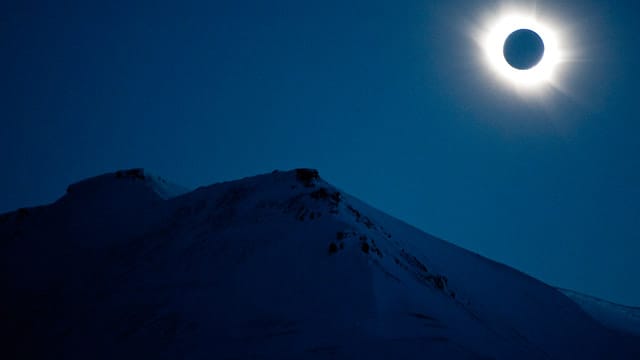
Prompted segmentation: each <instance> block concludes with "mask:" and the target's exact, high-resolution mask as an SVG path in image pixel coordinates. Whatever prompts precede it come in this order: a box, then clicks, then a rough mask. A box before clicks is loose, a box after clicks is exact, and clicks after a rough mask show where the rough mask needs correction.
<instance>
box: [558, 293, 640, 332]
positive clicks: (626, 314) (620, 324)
mask: <svg viewBox="0 0 640 360" xmlns="http://www.w3.org/2000/svg"><path fill="white" fill-rule="evenodd" d="M558 290H560V291H561V292H562V293H563V294H565V295H567V296H568V297H569V298H570V299H572V300H573V301H575V302H576V303H577V304H578V305H579V306H580V307H581V308H582V310H584V311H585V312H586V313H588V314H589V315H591V316H592V317H593V318H594V319H596V320H597V321H598V322H600V323H601V324H603V325H605V326H606V327H608V328H611V329H614V330H617V331H621V332H623V333H629V334H633V335H636V336H640V308H638V307H630V306H623V305H619V304H614V303H612V302H609V301H606V300H602V299H598V298H595V297H593V296H589V295H585V294H581V293H578V292H575V291H572V290H567V289H558Z"/></svg>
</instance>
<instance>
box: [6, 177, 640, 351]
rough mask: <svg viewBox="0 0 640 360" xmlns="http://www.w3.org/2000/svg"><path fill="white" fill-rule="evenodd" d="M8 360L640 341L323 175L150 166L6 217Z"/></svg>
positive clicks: (633, 347) (583, 346)
mask: <svg viewBox="0 0 640 360" xmlns="http://www.w3.org/2000/svg"><path fill="white" fill-rule="evenodd" d="M0 240H1V242H0V247H1V253H0V266H1V267H2V272H1V279H2V282H1V283H0V286H2V293H3V294H5V295H4V296H2V297H1V298H0V299H1V300H0V312H1V313H0V316H1V318H2V321H1V322H0V332H1V333H0V337H1V338H2V339H3V340H2V341H3V345H2V347H1V348H0V357H2V358H65V359H87V358H104V359H114V358H167V359H169V358H170V359H175V358H189V359H200V358H202V359H211V358H215V359H248V358H251V359H254V358H255V359H300V358H309V359H315V358H318V359H353V358H359V357H366V358H372V359H378V358H379V359H389V358H402V357H404V358H448V359H480V358H482V359H487V358H497V359H563V358H583V359H584V358H594V359H600V358H637V357H638V356H640V346H638V345H637V344H638V341H637V340H638V338H637V337H634V336H633V335H631V334H625V333H622V332H618V331H614V330H611V329H609V328H607V327H605V326H604V325H601V324H600V323H599V322H596V321H595V320H594V319H593V318H591V317H590V316H589V315H587V314H586V313H585V312H583V311H582V310H581V308H580V307H579V306H577V305H576V303H574V302H573V301H572V300H570V299H569V298H567V297H566V296H565V295H563V294H561V293H560V292H558V291H557V290H556V289H554V288H552V287H549V286H547V285H545V284H544V283H542V282H540V281H538V280H536V279H533V278H531V277H529V276H527V275H525V274H522V273H520V272H518V271H516V270H514V269H511V268H509V267H507V266H504V265H501V264H498V263H495V262H493V261H491V260H488V259H486V258H483V257H481V256H479V255H476V254H474V253H471V252H469V251H466V250H464V249H461V248H459V247H456V246H454V245H452V244H449V243H447V242H445V241H442V240H440V239H437V238H434V237H432V236H430V235H428V234H425V233H423V232H421V231H420V230H418V229H415V228H413V227H411V226H409V225H407V224H405V223H403V222H401V221H399V220H397V219H394V218H392V217H390V216H388V215H385V214H384V213H382V212H380V211H377V210H375V209H373V208H371V207H369V206H368V205H366V204H364V203H362V202H361V201H359V200H357V199H355V198H353V197H351V196H349V195H347V194H344V193H343V192H340V191H339V190H338V189H336V188H335V187H333V186H331V185H329V184H328V183H326V182H325V181H323V180H322V179H320V178H319V177H318V173H317V172H316V171H315V170H309V169H298V170H295V171H288V172H273V173H272V174H268V175H261V176H256V177H252V178H247V179H242V180H238V181H233V182H227V183H221V184H215V185H212V186H208V187H202V188H199V189H197V190H195V191H191V192H187V191H186V190H184V189H182V188H180V187H178V186H175V185H171V184H169V183H167V182H166V181H164V180H162V179H161V178H158V177H154V176H151V175H149V174H146V173H145V172H144V171H142V170H129V171H122V172H117V173H113V174H106V175H102V176H99V177H96V178H93V179H89V180H85V181H83V182H80V183H78V184H75V185H72V186H70V187H69V189H68V191H67V194H66V195H65V196H64V197H62V198H61V199H60V200H59V201H57V202H56V203H54V204H52V205H48V206H43V207H38V208H31V209H21V210H18V211H16V212H13V213H8V214H4V215H1V216H0Z"/></svg>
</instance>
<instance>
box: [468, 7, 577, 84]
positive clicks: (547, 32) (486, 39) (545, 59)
mask: <svg viewBox="0 0 640 360" xmlns="http://www.w3.org/2000/svg"><path fill="white" fill-rule="evenodd" d="M520 29H529V30H532V31H534V32H536V33H537V34H538V35H539V36H540V37H541V38H542V41H543V42H544V54H543V56H542V59H541V60H540V62H539V63H538V64H536V65H535V66H534V67H532V68H530V69H526V70H520V69H516V68H514V67H512V66H511V65H509V63H508V62H507V60H506V59H505V57H504V52H503V48H504V44H505V40H506V39H507V37H508V36H509V35H510V34H511V33H512V32H514V31H516V30H520ZM473 38H474V39H475V41H476V43H477V44H478V45H479V47H480V49H481V53H482V58H483V61H484V62H485V63H486V65H487V67H488V68H489V69H490V71H492V72H493V73H494V74H495V75H497V77H498V78H499V79H500V80H501V81H503V82H505V83H508V84H511V85H513V86H515V87H516V88H518V89H523V90H536V89H541V88H544V87H548V86H555V85H556V84H557V82H558V76H557V75H558V71H559V65H560V64H561V63H562V62H564V61H565V60H566V53H567V51H566V44H565V39H563V38H562V36H561V34H560V32H559V28H558V27H556V26H553V25H552V24H551V23H548V22H545V21H544V20H543V19H540V18H539V17H538V16H537V15H536V13H535V12H534V11H523V10H509V11H502V12H500V13H498V14H496V15H494V16H492V17H487V18H486V20H485V21H484V23H483V25H482V26H480V28H479V29H478V28H476V29H474V30H473Z"/></svg>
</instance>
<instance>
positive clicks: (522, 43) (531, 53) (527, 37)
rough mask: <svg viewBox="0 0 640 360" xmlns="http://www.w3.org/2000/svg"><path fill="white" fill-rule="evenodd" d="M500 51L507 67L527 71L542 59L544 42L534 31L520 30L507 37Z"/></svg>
mask: <svg viewBox="0 0 640 360" xmlns="http://www.w3.org/2000/svg"><path fill="white" fill-rule="evenodd" d="M502 51H503V54H504V58H505V60H507V62H508V63H509V65H511V66H512V67H514V68H516V69H518V70H527V69H531V68H532V67H534V66H536V65H537V64H538V63H539V62H540V60H541V59H542V55H544V42H543V41H542V38H541V37H540V35H538V34H537V33H536V32H535V31H532V30H529V29H520V30H516V31H514V32H512V33H511V34H510V35H509V36H508V37H507V40H505V41H504V47H503V49H502Z"/></svg>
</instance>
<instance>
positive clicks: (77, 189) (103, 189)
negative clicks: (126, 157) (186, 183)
mask: <svg viewBox="0 0 640 360" xmlns="http://www.w3.org/2000/svg"><path fill="white" fill-rule="evenodd" d="M140 189H146V190H150V191H151V192H153V193H154V194H156V195H157V196H158V197H160V198H161V199H169V198H172V197H175V196H178V195H181V194H184V193H185V192H187V191H188V190H187V189H186V188H184V187H182V186H179V185H176V184H173V183H170V182H168V181H167V180H165V179H163V178H162V177H159V176H155V175H153V174H151V173H149V172H148V171H146V170H145V169H143V168H133V169H124V170H118V171H115V172H111V173H106V174H102V175H98V176H94V177H91V178H88V179H85V180H82V181H79V182H77V183H74V184H71V185H69V187H67V195H69V196H88V195H91V196H95V195H96V194H108V195H112V192H114V191H115V192H121V191H127V190H133V191H139V190H140Z"/></svg>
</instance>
